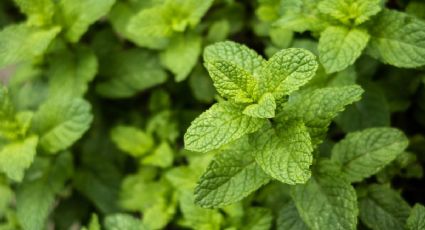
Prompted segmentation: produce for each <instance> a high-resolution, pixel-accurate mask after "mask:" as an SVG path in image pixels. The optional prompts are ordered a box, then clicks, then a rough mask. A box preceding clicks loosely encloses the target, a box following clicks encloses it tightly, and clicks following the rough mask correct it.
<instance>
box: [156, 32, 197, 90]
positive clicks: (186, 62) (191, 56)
mask: <svg viewBox="0 0 425 230" xmlns="http://www.w3.org/2000/svg"><path fill="white" fill-rule="evenodd" d="M201 43H202V40H201V37H199V36H197V35H194V34H188V35H181V36H178V37H174V38H173V40H172V41H171V42H170V44H169V45H168V46H167V48H166V49H165V51H163V52H162V53H161V55H160V59H161V63H162V64H163V65H164V66H165V67H166V68H167V69H169V70H170V71H171V72H172V73H173V74H174V76H175V79H176V81H177V82H179V81H183V80H184V79H186V77H187V76H188V75H189V73H190V72H191V71H192V69H193V67H194V66H195V65H196V63H197V62H198V58H199V55H200V53H201V45H202V44H201Z"/></svg>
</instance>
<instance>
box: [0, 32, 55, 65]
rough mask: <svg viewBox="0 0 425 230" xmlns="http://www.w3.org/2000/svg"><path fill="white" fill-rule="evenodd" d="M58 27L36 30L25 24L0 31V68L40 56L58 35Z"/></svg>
mask: <svg viewBox="0 0 425 230" xmlns="http://www.w3.org/2000/svg"><path fill="white" fill-rule="evenodd" d="M59 31H60V28H59V27H52V28H46V29H37V28H33V27H29V26H27V25H25V24H17V25H12V26H8V27H5V28H4V29H3V30H1V31H0V68H1V67H4V66H7V65H10V64H15V63H17V62H20V61H25V60H30V59H31V58H33V57H36V56H40V55H42V54H43V53H44V52H45V51H46V49H47V47H48V46H49V44H50V42H51V41H52V40H53V39H54V38H55V36H56V35H57V34H58V33H59Z"/></svg>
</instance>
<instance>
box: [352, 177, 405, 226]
mask: <svg viewBox="0 0 425 230" xmlns="http://www.w3.org/2000/svg"><path fill="white" fill-rule="evenodd" d="M359 207H360V220H361V221H362V222H363V223H364V224H365V225H366V226H367V227H369V228H371V229H373V230H384V229H394V230H397V229H400V230H402V229H405V223H406V220H407V218H408V217H409V213H410V209H411V208H410V206H409V204H407V202H406V201H404V200H403V198H402V197H401V196H400V195H399V194H398V193H397V192H396V191H394V190H392V189H391V188H388V187H386V186H384V185H371V186H369V187H368V188H367V194H366V196H364V197H359Z"/></svg>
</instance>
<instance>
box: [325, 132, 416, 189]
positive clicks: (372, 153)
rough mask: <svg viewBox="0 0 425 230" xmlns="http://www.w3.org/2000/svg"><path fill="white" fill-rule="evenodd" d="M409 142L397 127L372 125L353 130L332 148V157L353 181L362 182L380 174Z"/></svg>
mask: <svg viewBox="0 0 425 230" xmlns="http://www.w3.org/2000/svg"><path fill="white" fill-rule="evenodd" d="M408 143H409V141H408V139H407V137H406V136H405V135H404V134H403V132H401V131H399V130H398V129H394V128H370V129H365V130H363V131H359V132H354V133H349V134H348V135H347V136H346V137H345V138H344V139H343V140H342V141H340V142H339V143H337V144H336V145H335V146H334V148H333V149H332V160H334V161H336V162H338V163H340V164H341V170H342V173H343V174H344V175H345V176H346V178H347V179H348V180H349V181H350V182H359V181H362V180H363V179H365V178H367V177H369V176H371V175H373V174H375V173H377V172H378V171H379V170H381V169H382V168H383V167H384V166H386V165H387V164H389V163H390V162H391V161H393V160H394V159H396V158H397V156H398V155H400V154H401V153H402V152H403V151H404V150H405V149H406V147H407V145H408Z"/></svg>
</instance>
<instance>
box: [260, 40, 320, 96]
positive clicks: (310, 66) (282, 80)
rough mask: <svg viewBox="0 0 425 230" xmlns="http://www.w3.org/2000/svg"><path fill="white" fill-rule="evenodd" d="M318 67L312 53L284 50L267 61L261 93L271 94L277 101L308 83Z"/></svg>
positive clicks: (301, 50)
mask: <svg viewBox="0 0 425 230" xmlns="http://www.w3.org/2000/svg"><path fill="white" fill-rule="evenodd" d="M317 67H318V64H317V61H316V57H315V56H314V55H313V54H312V53H311V52H310V51H308V50H305V49H299V48H290V49H283V50H282V51H279V52H277V53H276V54H274V55H273V56H272V57H271V58H270V59H269V60H268V61H267V64H266V67H265V68H264V72H265V73H264V76H262V78H261V79H260V91H262V90H265V91H266V92H271V93H273V95H274V97H275V98H276V99H279V98H281V97H282V96H284V95H289V94H290V93H291V92H293V91H295V90H297V89H298V88H300V87H301V86H303V85H304V84H305V83H307V82H308V81H309V80H310V79H311V78H312V77H313V76H314V75H315V73H316V70H317ZM262 93H264V92H262Z"/></svg>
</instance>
